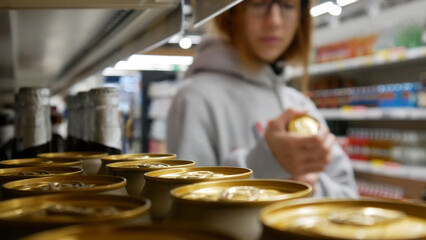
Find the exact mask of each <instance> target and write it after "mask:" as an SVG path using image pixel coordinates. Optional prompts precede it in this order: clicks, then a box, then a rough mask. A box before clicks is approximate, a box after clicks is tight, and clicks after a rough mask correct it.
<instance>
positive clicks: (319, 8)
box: [311, 2, 334, 17]
mask: <svg viewBox="0 0 426 240" xmlns="http://www.w3.org/2000/svg"><path fill="white" fill-rule="evenodd" d="M332 5H334V3H332V2H325V3H321V4H319V5H316V6H315V7H313V8H311V16H312V17H317V16H320V15H323V14H325V13H328V9H329V8H330V6H332Z"/></svg>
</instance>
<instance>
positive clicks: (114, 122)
mask: <svg viewBox="0 0 426 240" xmlns="http://www.w3.org/2000/svg"><path fill="white" fill-rule="evenodd" d="M89 101H90V117H89V121H90V122H89V124H90V136H89V149H88V150H90V151H99V152H106V153H108V154H120V153H121V148H122V138H121V127H120V115H119V111H118V91H117V89H115V88H111V87H105V88H95V89H92V90H91V91H90V92H89Z"/></svg>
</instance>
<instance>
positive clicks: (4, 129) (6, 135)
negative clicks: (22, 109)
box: [0, 108, 15, 160]
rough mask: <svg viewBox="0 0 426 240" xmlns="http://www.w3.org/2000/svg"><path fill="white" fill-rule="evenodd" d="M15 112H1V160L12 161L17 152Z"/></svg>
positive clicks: (8, 109)
mask: <svg viewBox="0 0 426 240" xmlns="http://www.w3.org/2000/svg"><path fill="white" fill-rule="evenodd" d="M14 122H15V111H14V110H13V109H12V108H3V109H1V110H0V160H6V159H11V158H12V157H13V155H14V151H15V139H14V135H15V128H14Z"/></svg>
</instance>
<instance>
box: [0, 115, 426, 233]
mask: <svg viewBox="0 0 426 240" xmlns="http://www.w3.org/2000/svg"><path fill="white" fill-rule="evenodd" d="M318 128H319V123H318V121H317V120H315V119H314V118H311V117H309V116H302V117H299V118H296V119H294V120H292V121H290V123H289V125H288V126H287V129H288V131H291V132H298V133H300V134H303V135H305V136H306V135H307V136H309V135H312V134H316V133H317V132H318ZM38 157H39V158H33V159H14V160H8V161H4V162H2V163H1V165H0V167H4V168H3V169H0V181H3V183H4V184H3V186H2V191H3V193H4V196H3V197H4V198H5V199H8V200H3V201H1V202H0V230H1V231H0V232H2V233H4V234H3V235H2V239H3V238H5V239H17V238H20V237H26V238H25V239H52V238H55V239H67V238H68V239H69V238H76V239H101V238H102V239H106V238H110V239H118V238H119V239H140V238H145V239H156V238H161V239H164V238H165V239H168V238H176V239H212V240H213V239H238V240H243V239H244V240H260V239H261V240H269V239H313V240H317V239H324V240H325V239H327V240H328V239H330V240H331V239H353V240H355V239H394V240H396V239H424V238H425V237H426V218H425V215H424V213H425V212H426V206H425V205H420V204H412V203H404V202H396V201H393V202H392V201H384V200H367V199H362V200H335V199H308V197H310V196H311V194H312V187H311V186H310V185H309V184H306V183H302V182H297V181H291V180H277V179H275V180H272V179H250V178H251V177H252V175H253V171H252V170H251V169H247V168H239V167H217V166H215V167H196V166H195V163H196V160H195V161H192V160H180V159H177V156H176V154H150V153H137V154H117V155H110V156H108V155H107V154H105V153H101V152H65V153H45V154H39V155H38ZM82 174H85V175H82ZM105 174H108V175H105ZM2 175H4V176H3V177H2ZM128 195H130V196H128ZM89 224H90V226H82V225H89ZM70 225H80V226H73V227H67V228H61V229H57V228H60V227H65V226H70ZM52 229H56V230H52ZM330 229H331V230H330ZM408 229H410V230H408ZM45 230H51V231H47V232H42V231H45ZM31 234H35V235H31ZM30 235H31V236H30Z"/></svg>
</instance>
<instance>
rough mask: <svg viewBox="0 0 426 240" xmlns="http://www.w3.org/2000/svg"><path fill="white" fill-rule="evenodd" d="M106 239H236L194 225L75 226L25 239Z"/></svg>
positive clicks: (25, 239)
mask: <svg viewBox="0 0 426 240" xmlns="http://www.w3.org/2000/svg"><path fill="white" fill-rule="evenodd" d="M66 239H79V240H104V239H127V240H132V239H133V240H136V239H149V240H153V239H157V240H160V239H162V240H166V239H176V240H177V239H185V240H200V239H203V240H236V239H235V238H233V237H231V236H228V235H226V234H223V233H220V232H217V231H211V230H206V229H198V228H194V227H179V228H177V227H175V226H142V225H140V226H120V227H117V226H113V225H102V226H96V227H86V226H73V227H67V228H63V229H58V230H52V231H48V232H44V233H39V234H34V235H31V236H29V237H26V238H24V239H23V240H66Z"/></svg>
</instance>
